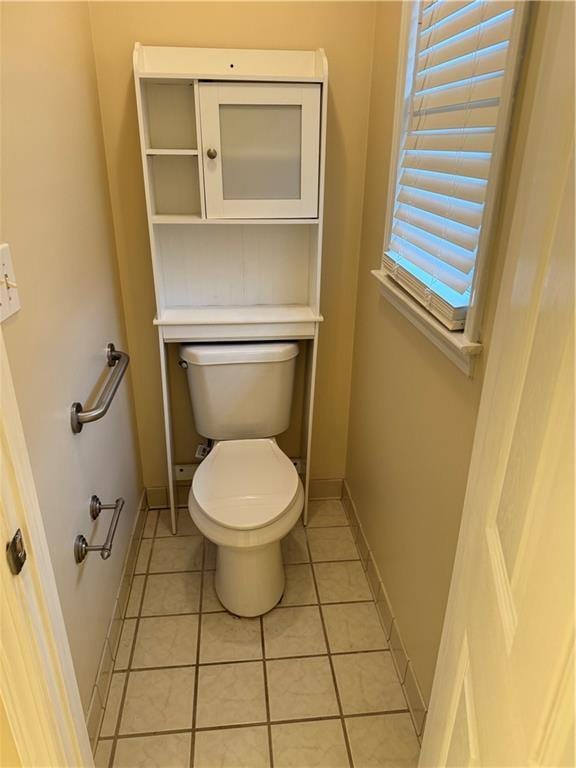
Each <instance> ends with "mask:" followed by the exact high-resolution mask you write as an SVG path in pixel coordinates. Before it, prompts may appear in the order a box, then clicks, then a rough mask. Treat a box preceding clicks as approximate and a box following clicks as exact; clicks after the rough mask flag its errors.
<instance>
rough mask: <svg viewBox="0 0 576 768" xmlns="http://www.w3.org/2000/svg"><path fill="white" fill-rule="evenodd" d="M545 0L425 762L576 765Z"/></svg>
mask: <svg viewBox="0 0 576 768" xmlns="http://www.w3.org/2000/svg"><path fill="white" fill-rule="evenodd" d="M542 6H543V7H542V8H541V9H540V11H539V12H540V13H542V14H544V15H543V16H542V17H541V18H542V20H543V22H544V24H545V37H544V40H543V47H542V63H541V67H540V69H539V79H538V82H537V86H536V93H535V105H536V107H535V108H534V110H533V112H532V113H531V114H525V115H524V116H523V117H525V118H526V120H527V124H528V134H527V144H526V151H525V156H524V160H523V167H522V171H521V175H520V180H519V186H518V190H519V191H518V198H517V203H516V205H515V210H514V213H513V218H512V227H511V234H510V239H509V242H508V249H507V255H506V266H505V272H504V277H503V283H502V288H501V293H500V298H499V304H498V309H497V314H496V320H495V327H494V331H493V334H492V342H491V345H490V346H491V349H490V352H489V358H488V365H487V371H486V379H485V384H484V389H483V393H482V400H481V405H480V412H479V416H478V425H477V430H476V435H475V439H474V448H473V453H472V461H471V466H470V475H469V479H468V488H467V492H466V500H465V504H464V513H463V520H462V526H461V531H460V538H459V542H458V549H457V555H456V561H455V565H454V572H453V575H452V584H451V588H450V596H449V601H448V607H447V612H446V618H445V624H444V630H443V635H442V642H441V647H440V654H439V659H438V664H437V670H436V675H435V678H434V685H433V690H432V697H431V702H430V710H429V715H428V723H427V726H426V731H425V734H424V741H423V745H422V753H421V758H420V765H421V766H431V767H432V766H433V767H434V768H439V767H440V766H458V767H459V768H464V767H465V766H498V767H499V768H503V767H504V766H521V767H522V768H524V767H526V766H536V765H538V766H573V765H574V764H575V763H574V757H575V756H574V746H573V735H574V734H573V713H574V702H573V663H574V656H573V642H574V612H573V609H574V557H573V555H574V553H573V549H574V520H573V492H574V477H573V473H574V445H573V424H574V403H573V399H574V394H573V369H574V354H573V352H574V350H573V345H574V337H573V320H574V318H573V313H574V261H573V260H574V170H573V163H574V154H573V153H574V135H573V133H574V126H573V110H574V100H573V92H574V79H573V77H574V76H573V73H574V60H573V55H574V53H573V52H574V6H573V4H572V3H546V4H542ZM544 6H546V7H544ZM526 112H527V110H526Z"/></svg>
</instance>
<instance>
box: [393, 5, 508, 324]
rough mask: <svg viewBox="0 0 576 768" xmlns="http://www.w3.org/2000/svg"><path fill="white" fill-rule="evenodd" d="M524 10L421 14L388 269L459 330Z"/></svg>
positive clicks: (440, 9)
mask: <svg viewBox="0 0 576 768" xmlns="http://www.w3.org/2000/svg"><path fill="white" fill-rule="evenodd" d="M515 5H516V4H515V3H513V2H499V1H497V0H490V1H489V2H488V1H486V0H472V2H449V1H446V0H434V1H433V2H425V1H424V2H421V3H420V7H419V10H418V28H417V32H416V39H415V41H413V45H412V51H411V53H410V56H411V61H410V62H409V64H408V67H407V71H408V73H409V74H408V77H410V78H411V82H412V86H411V88H407V110H406V114H405V123H404V128H403V131H402V137H401V147H400V155H399V162H398V170H397V179H396V191H395V203H394V210H393V215H392V221H391V224H390V227H389V236H388V238H387V242H386V243H385V251H384V256H383V260H382V268H383V271H384V272H385V273H387V274H388V275H389V276H390V277H391V278H392V279H393V280H395V281H396V282H397V283H398V284H400V285H401V286H402V287H403V288H404V289H405V290H407V291H408V292H409V293H410V294H411V295H412V296H413V297H414V298H416V299H417V300H418V301H419V302H420V303H421V304H422V305H423V306H425V307H426V308H427V309H428V310H429V311H430V312H432V314H433V315H435V316H436V317H437V318H438V319H439V320H440V321H441V322H442V323H443V324H444V325H445V326H446V327H447V328H449V329H450V330H459V329H461V328H463V327H464V322H465V319H466V311H467V309H468V306H469V304H470V296H471V290H472V281H473V278H474V270H475V265H476V261H477V255H478V246H479V243H480V236H481V233H482V227H483V224H484V221H485V207H486V201H487V194H488V191H489V190H490V194H493V190H492V189H490V188H491V186H493V182H494V176H495V174H496V168H495V164H494V163H493V152H494V148H495V146H496V144H497V142H498V140H499V136H500V133H502V132H504V133H505V132H506V130H507V125H505V124H504V123H505V122H507V119H506V118H507V115H506V114H505V113H507V111H508V110H504V109H502V103H501V102H502V98H503V94H504V92H505V84H507V82H508V80H507V78H508V77H509V76H512V74H513V73H512V72H511V70H512V68H515V67H514V64H515V62H513V61H512V59H513V58H516V54H515V52H514V55H511V51H510V48H511V40H512V34H513V30H514V29H515V22H516V21H517V20H516V19H515V15H516V14H517V10H516V8H515ZM509 90H510V89H508V91H509Z"/></svg>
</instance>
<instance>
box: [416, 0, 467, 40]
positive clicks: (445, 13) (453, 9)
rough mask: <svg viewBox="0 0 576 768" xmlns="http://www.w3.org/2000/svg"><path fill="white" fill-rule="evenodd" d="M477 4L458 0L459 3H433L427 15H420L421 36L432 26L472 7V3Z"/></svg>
mask: <svg viewBox="0 0 576 768" xmlns="http://www.w3.org/2000/svg"><path fill="white" fill-rule="evenodd" d="M474 2H478V0H459V2H452V3H435V4H434V5H433V6H432V7H431V8H430V10H429V12H428V13H423V14H422V23H421V25H420V28H421V34H423V33H424V32H425V31H426V30H427V29H428V28H429V27H431V26H432V25H433V24H439V23H440V22H441V21H444V19H447V18H448V17H449V16H454V14H456V13H462V12H463V11H464V9H465V8H467V7H468V6H470V5H472V3H474Z"/></svg>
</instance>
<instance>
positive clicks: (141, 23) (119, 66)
mask: <svg viewBox="0 0 576 768" xmlns="http://www.w3.org/2000/svg"><path fill="white" fill-rule="evenodd" d="M374 11H375V7H374V5H373V4H372V3H266V2H264V3H243V2H237V3H230V4H228V3H187V2H185V3H153V2H151V3H139V2H134V3H98V2H97V3H91V4H90V13H91V18H92V34H93V40H94V51H95V58H96V70H97V77H98V86H99V92H100V104H101V110H102V121H103V129H104V141H105V146H106V158H107V164H108V175H109V180H110V192H111V198H112V206H113V211H114V227H115V233H116V245H117V250H118V261H119V269H120V280H121V283H122V296H123V302H124V311H125V316H126V326H127V332H128V341H129V345H130V351H131V353H132V359H133V373H134V395H135V400H136V411H137V419H138V433H139V438H140V446H141V451H142V466H143V474H144V481H145V484H146V485H147V486H153V485H163V484H165V483H166V466H165V465H166V462H165V450H164V445H163V432H162V430H163V427H162V424H163V422H162V403H161V391H160V372H159V359H158V342H157V336H156V331H155V329H154V328H153V326H152V318H153V317H154V313H155V305H154V293H153V283H152V271H151V263H150V254H149V245H148V234H147V229H146V219H145V204H144V190H143V181H142V171H141V164H140V157H139V145H138V130H137V122H136V106H135V96H134V85H133V78H132V59H131V56H132V49H133V46H134V43H135V42H136V41H140V42H141V43H144V44H148V45H153V44H158V45H189V46H208V47H210V46H213V47H223V48H225V47H237V48H288V49H290V48H296V49H310V48H317V47H321V46H322V47H324V48H325V49H326V53H327V56H328V62H329V68H330V94H329V106H328V157H327V175H326V227H325V236H324V249H325V250H324V269H323V276H322V312H323V313H324V315H325V317H326V322H325V323H324V325H323V327H322V330H321V337H320V349H319V367H318V382H317V392H318V394H317V408H316V418H315V431H314V445H313V461H312V473H313V475H314V476H315V477H325V478H330V477H335V478H339V477H343V475H344V467H345V456H346V435H347V430H348V403H349V394H350V376H351V366H352V339H353V324H354V308H355V297H356V279H357V272H358V250H359V237H360V224H361V215H362V214H361V212H362V196H363V188H364V187H363V185H364V161H365V148H366V126H367V120H368V104H369V92H370V69H371V63H372V39H373V22H374ZM385 12H386V11H385V10H384V13H385ZM175 351H176V350H173V352H175ZM172 362H173V363H175V360H174V359H173V360H172ZM172 369H173V374H176V376H174V375H173V376H172V389H173V394H174V402H175V418H174V423H175V459H176V461H177V462H187V461H191V460H192V455H193V448H194V442H195V437H194V434H193V433H192V431H191V428H190V424H191V415H190V408H189V403H188V394H187V392H186V384H185V378H184V376H182V375H179V376H178V375H177V374H179V373H180V374H181V372H180V371H179V370H178V369H176V367H175V365H173V366H172ZM335 372H337V375H335ZM297 433H298V429H297V426H296V427H295V428H294V429H293V430H292V435H291V436H288V441H287V442H286V441H285V442H284V443H283V445H284V447H285V448H286V449H287V450H288V451H290V452H292V453H293V454H294V453H296V454H297V453H298V448H297V446H298V439H297Z"/></svg>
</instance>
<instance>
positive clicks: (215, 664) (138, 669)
mask: <svg viewBox="0 0 576 768" xmlns="http://www.w3.org/2000/svg"><path fill="white" fill-rule="evenodd" d="M312 607H315V606H312ZM206 615H212V614H206ZM144 618H148V617H144ZM360 653H390V648H366V649H365V650H359V651H331V652H327V653H302V654H298V655H294V656H265V657H262V656H258V657H253V658H251V659H219V660H218V661H198V662H194V663H193V664H165V665H162V666H153V667H126V668H125V669H116V670H114V671H115V672H158V671H161V670H164V669H190V668H191V667H219V666H222V665H227V664H253V663H254V662H256V661H262V660H263V659H264V660H266V661H297V660H299V659H319V658H322V657H323V656H356V655H358V654H360Z"/></svg>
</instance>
